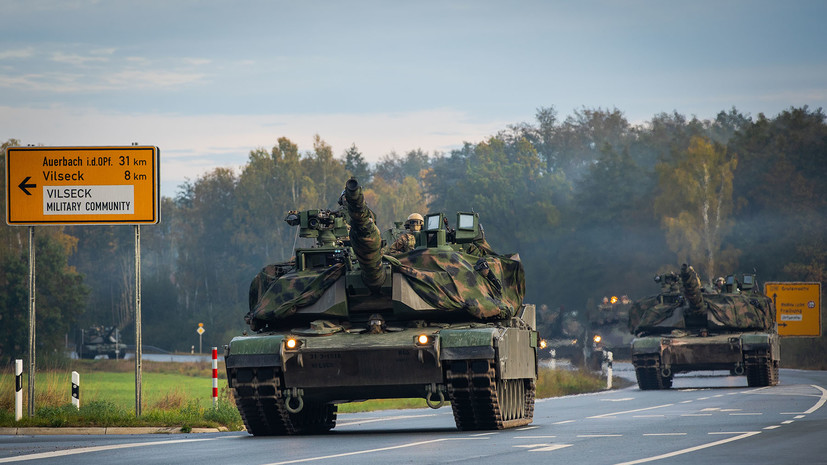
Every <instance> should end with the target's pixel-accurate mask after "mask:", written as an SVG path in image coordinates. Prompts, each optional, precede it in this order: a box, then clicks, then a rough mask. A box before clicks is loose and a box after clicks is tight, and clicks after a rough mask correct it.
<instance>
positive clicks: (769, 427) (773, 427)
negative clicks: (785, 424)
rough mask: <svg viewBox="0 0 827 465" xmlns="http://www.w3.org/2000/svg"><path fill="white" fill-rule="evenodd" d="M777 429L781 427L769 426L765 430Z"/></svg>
mask: <svg viewBox="0 0 827 465" xmlns="http://www.w3.org/2000/svg"><path fill="white" fill-rule="evenodd" d="M775 428H781V425H772V426H767V427H766V428H764V429H775Z"/></svg>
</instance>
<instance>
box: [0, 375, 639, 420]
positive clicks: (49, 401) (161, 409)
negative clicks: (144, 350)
mask: <svg viewBox="0 0 827 465" xmlns="http://www.w3.org/2000/svg"><path fill="white" fill-rule="evenodd" d="M57 365H59V366H52V367H49V368H41V369H39V371H38V373H37V377H36V380H35V388H36V392H35V396H36V401H37V411H36V412H35V416H34V417H33V418H29V417H28V416H27V414H26V412H24V413H23V418H22V419H21V421H19V422H15V421H14V375H13V373H12V372H11V370H10V369H9V368H7V369H5V370H3V371H2V372H0V427H27V426H46V427H58V426H74V427H82V426H98V427H110V426H155V427H161V426H163V427H180V428H181V430H182V431H185V432H186V431H189V430H191V429H192V428H216V427H224V428H227V429H228V430H231V431H238V430H241V429H242V428H243V422H242V420H241V416H240V414H239V413H238V410H237V409H236V407H235V401H234V400H233V398H232V391H231V390H230V389H228V388H227V380H226V373H225V371H224V369H223V366H220V367H219V370H218V371H219V377H220V378H224V379H219V398H218V402H217V404H216V407H213V405H212V398H211V393H212V379H211V374H212V369H211V365H210V364H209V363H204V362H201V363H166V362H144V363H143V364H142V368H143V369H142V375H141V384H142V391H141V392H142V398H143V404H142V409H141V413H142V414H141V416H140V417H137V416H136V415H135V373H134V368H135V366H134V361H130V360H94V361H92V360H72V361H68V362H63V363H59V364H57ZM73 370H74V371H78V372H79V373H80V381H81V383H80V386H81V388H80V392H81V401H80V405H81V407H80V410H78V409H76V408H75V407H74V406H72V404H71V371H73ZM27 381H28V380H27V377H26V375H25V374H24V376H23V396H24V409H25V408H26V407H25V406H26V405H27V403H26V402H27V400H26V397H27V395H28V389H27V387H26V384H27ZM630 384H632V383H631V382H629V381H627V380H624V379H622V378H617V377H615V378H614V379H613V385H614V387H615V388H621V387H625V386H628V385H630ZM605 387H606V379H605V378H602V377H600V376H599V375H597V374H594V373H591V372H588V371H585V370H580V371H568V370H550V369H541V370H540V375H539V378H538V380H537V398H544V397H558V396H564V395H570V394H579V393H585V392H597V391H601V390H604V389H605ZM447 404H448V403H447V402H446V405H447ZM425 407H427V404H426V403H425V400H424V399H378V400H368V401H364V402H351V403H346V404H340V405H339V408H338V411H339V412H340V413H355V412H368V411H374V410H387V409H411V408H425Z"/></svg>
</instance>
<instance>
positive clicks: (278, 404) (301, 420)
mask: <svg viewBox="0 0 827 465" xmlns="http://www.w3.org/2000/svg"><path fill="white" fill-rule="evenodd" d="M228 371H229V373H228V374H229V375H230V376H231V378H232V387H233V397H235V403H236V406H237V407H238V411H239V413H241V419H242V420H243V421H244V426H246V427H247V432H248V433H250V434H252V435H253V436H281V435H292V434H317V433H324V432H327V431H330V430H331V429H332V428H333V427H334V426H336V406H335V405H332V404H326V403H321V402H311V401H306V402H305V403H304V407H303V408H302V409H301V410H300V411H299V412H297V413H290V412H289V411H288V410H287V404H286V399H285V397H284V396H283V395H282V393H281V389H280V387H281V386H282V385H283V384H284V383H283V382H282V381H281V370H280V369H279V368H277V367H258V368H236V369H231V370H228Z"/></svg>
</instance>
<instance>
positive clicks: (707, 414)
mask: <svg viewBox="0 0 827 465" xmlns="http://www.w3.org/2000/svg"><path fill="white" fill-rule="evenodd" d="M681 416H682V417H711V416H712V414H711V413H684V414H681Z"/></svg>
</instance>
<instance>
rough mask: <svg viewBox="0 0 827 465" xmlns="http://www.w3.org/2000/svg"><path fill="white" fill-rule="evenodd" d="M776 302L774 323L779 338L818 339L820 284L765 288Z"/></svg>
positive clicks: (778, 285) (775, 284)
mask: <svg viewBox="0 0 827 465" xmlns="http://www.w3.org/2000/svg"><path fill="white" fill-rule="evenodd" d="M764 294H766V295H768V296H769V297H770V298H772V299H773V301H774V302H775V321H776V322H777V323H778V334H779V335H781V336H807V337H819V336H821V283H796V282H776V283H766V284H764Z"/></svg>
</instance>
